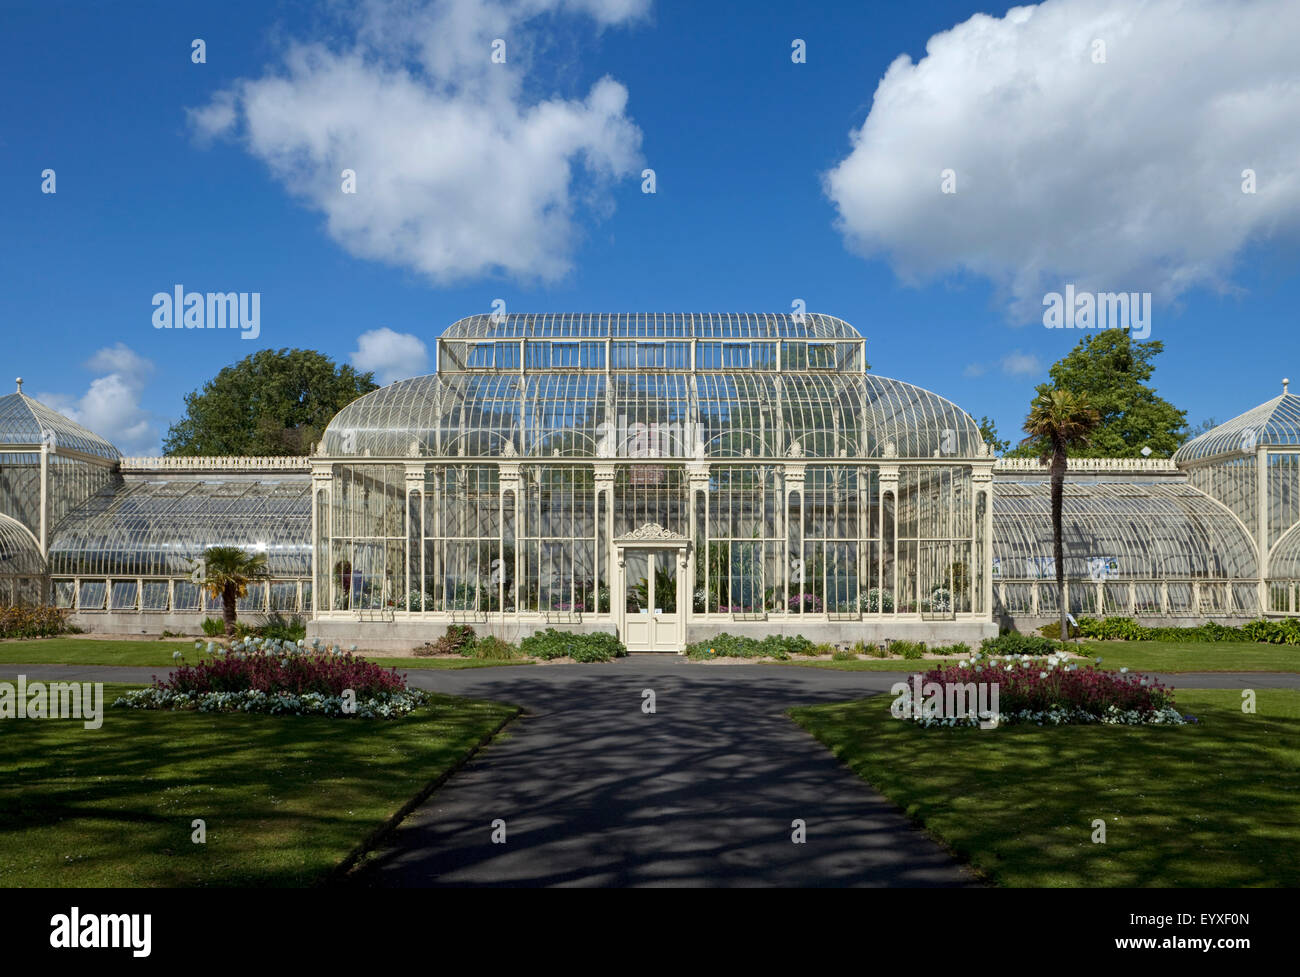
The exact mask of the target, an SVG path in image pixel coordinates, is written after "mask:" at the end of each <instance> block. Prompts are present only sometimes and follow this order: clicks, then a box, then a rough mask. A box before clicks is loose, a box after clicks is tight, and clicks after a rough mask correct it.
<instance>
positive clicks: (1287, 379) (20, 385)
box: [18, 377, 1291, 397]
mask: <svg viewBox="0 0 1300 977" xmlns="http://www.w3.org/2000/svg"><path fill="white" fill-rule="evenodd" d="M1289 386H1291V378H1290V377H1283V378H1282V396H1284V397H1285V396H1286V388H1287V387H1289ZM18 389H19V390H22V389H23V382H22V381H21V380H19V381H18Z"/></svg>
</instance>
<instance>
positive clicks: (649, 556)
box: [622, 547, 686, 652]
mask: <svg viewBox="0 0 1300 977" xmlns="http://www.w3.org/2000/svg"><path fill="white" fill-rule="evenodd" d="M684 555H685V551H684V550H677V549H652V548H648V547H629V548H627V549H626V550H624V553H623V559H622V573H623V588H622V590H623V627H622V634H623V643H624V644H625V645H627V649H628V651H673V652H676V651H681V650H682V648H683V647H684V646H685V639H686V614H685V609H684V607H683V603H684V598H683V596H682V592H681V591H682V586H681V585H682V580H683V578H684V576H685V575H684V574H683V573H682V572H681V563H682V562H684Z"/></svg>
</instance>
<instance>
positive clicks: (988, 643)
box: [980, 631, 1061, 655]
mask: <svg viewBox="0 0 1300 977" xmlns="http://www.w3.org/2000/svg"><path fill="white" fill-rule="evenodd" d="M1060 644H1061V643H1060V642H1059V641H1052V640H1051V639H1050V638H1042V637H1039V636H1038V635H1036V634H1020V633H1019V632H1018V631H1008V632H1007V633H1006V634H1000V635H998V636H997V637H996V638H985V639H984V640H983V641H982V642H980V653H981V654H983V655H1050V654H1053V653H1055V652H1056V651H1058V650H1059V648H1060Z"/></svg>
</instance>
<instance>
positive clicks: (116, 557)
mask: <svg viewBox="0 0 1300 977" xmlns="http://www.w3.org/2000/svg"><path fill="white" fill-rule="evenodd" d="M216 545H225V546H242V547H244V548H246V549H250V550H258V551H263V552H265V553H266V554H267V565H268V567H269V568H270V570H271V573H272V575H275V576H308V575H310V573H311V482H310V481H309V480H308V479H305V478H299V479H293V480H289V479H286V480H283V481H241V480H235V479H231V480H229V481H199V480H193V479H184V480H181V479H162V480H147V479H139V480H135V479H132V480H129V481H127V482H125V483H124V484H121V485H119V486H117V487H116V489H114V488H109V489H106V490H104V491H102V492H99V493H98V494H96V495H94V496H92V497H91V498H90V499H88V500H87V501H86V502H85V503H83V504H82V505H81V506H79V507H78V508H77V509H75V510H73V511H72V512H71V513H69V515H68V517H67V518H66V519H64V520H63V522H61V523H60V524H59V526H58V527H57V529H56V530H55V535H54V540H53V542H52V543H51V544H50V561H49V562H50V572H51V573H53V574H82V575H87V576H114V575H119V574H120V575H122V576H154V575H167V576H175V575H178V574H180V575H188V574H189V573H190V572H191V570H193V568H194V561H196V560H197V559H198V558H199V557H200V556H201V555H202V553H203V550H204V549H206V548H207V547H209V546H216Z"/></svg>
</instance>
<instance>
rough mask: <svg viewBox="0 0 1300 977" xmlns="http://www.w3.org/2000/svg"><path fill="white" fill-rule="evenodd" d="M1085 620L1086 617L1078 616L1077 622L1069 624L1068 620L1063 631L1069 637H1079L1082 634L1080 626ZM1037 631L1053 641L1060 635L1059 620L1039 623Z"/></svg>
mask: <svg viewBox="0 0 1300 977" xmlns="http://www.w3.org/2000/svg"><path fill="white" fill-rule="evenodd" d="M1086 620H1087V618H1079V623H1078V624H1071V623H1070V622H1069V621H1066V622H1065V633H1066V634H1068V635H1069V636H1070V637H1071V638H1077V637H1079V636H1080V635H1081V634H1082V631H1081V630H1080V628H1081V627H1082V625H1083V622H1084V621H1086ZM1038 633H1039V634H1041V635H1042V636H1043V637H1044V638H1051V639H1052V640H1054V641H1055V640H1059V639H1060V637H1061V622H1060V621H1048V622H1047V623H1046V624H1040V625H1039V626H1038ZM1084 637H1086V635H1084Z"/></svg>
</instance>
